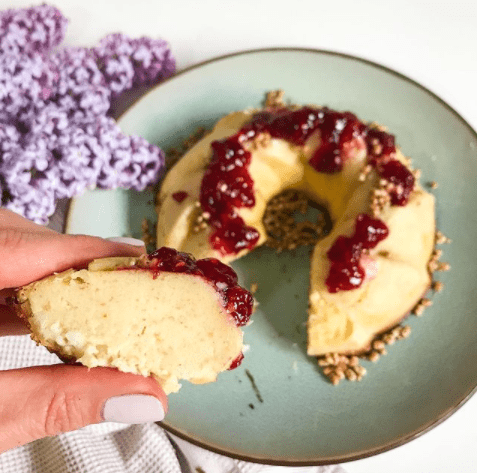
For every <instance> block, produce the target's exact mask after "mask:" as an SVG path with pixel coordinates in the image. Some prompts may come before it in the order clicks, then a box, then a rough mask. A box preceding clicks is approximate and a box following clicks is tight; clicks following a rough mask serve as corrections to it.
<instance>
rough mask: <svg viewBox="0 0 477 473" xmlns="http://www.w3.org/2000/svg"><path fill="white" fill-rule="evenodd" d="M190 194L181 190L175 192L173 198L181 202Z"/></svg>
mask: <svg viewBox="0 0 477 473" xmlns="http://www.w3.org/2000/svg"><path fill="white" fill-rule="evenodd" d="M188 195H189V194H188V193H187V192H185V191H179V192H174V194H172V198H173V199H174V200H175V201H176V202H178V203H179V204H180V203H182V202H184V199H186V198H187V197H188Z"/></svg>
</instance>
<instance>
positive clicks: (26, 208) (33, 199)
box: [3, 179, 55, 225]
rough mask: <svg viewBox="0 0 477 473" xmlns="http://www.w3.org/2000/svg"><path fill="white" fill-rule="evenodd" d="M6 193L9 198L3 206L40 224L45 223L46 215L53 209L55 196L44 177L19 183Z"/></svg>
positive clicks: (51, 212)
mask: <svg viewBox="0 0 477 473" xmlns="http://www.w3.org/2000/svg"><path fill="white" fill-rule="evenodd" d="M8 195H9V196H10V197H11V200H9V201H8V202H6V203H5V204H4V205H3V207H5V208H6V209H9V210H12V211H13V212H15V213H18V214H20V215H23V216H24V217H25V218H28V219H29V220H32V221H33V222H35V223H38V224H40V225H45V224H47V223H48V217H49V216H50V215H52V214H53V213H54V211H55V196H54V193H53V191H52V189H51V186H49V185H48V181H47V180H46V179H36V180H32V181H31V182H30V183H28V184H24V183H19V184H17V185H16V186H15V187H14V188H11V189H10V190H9V191H8Z"/></svg>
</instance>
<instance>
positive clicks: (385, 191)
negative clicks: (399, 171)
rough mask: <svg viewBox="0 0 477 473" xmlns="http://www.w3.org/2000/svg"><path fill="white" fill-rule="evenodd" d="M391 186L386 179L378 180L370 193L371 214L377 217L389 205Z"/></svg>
mask: <svg viewBox="0 0 477 473" xmlns="http://www.w3.org/2000/svg"><path fill="white" fill-rule="evenodd" d="M391 186H392V185H391V184H390V183H389V181H387V180H386V179H380V180H379V183H378V187H377V188H375V189H373V190H372V191H371V212H372V214H373V217H378V216H379V215H380V214H381V212H383V211H384V209H386V208H387V207H389V206H390V205H391V195H390V191H391V190H392V188H391Z"/></svg>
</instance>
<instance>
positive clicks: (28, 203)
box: [0, 5, 175, 223]
mask: <svg viewBox="0 0 477 473" xmlns="http://www.w3.org/2000/svg"><path fill="white" fill-rule="evenodd" d="M66 25H67V20H66V19H65V18H64V17H63V16H62V15H61V13H60V12H59V11H58V10H57V9H56V8H54V7H51V6H47V5H41V6H38V7H32V8H29V9H25V10H7V11H5V12H3V13H1V12H0V199H1V201H0V204H1V205H2V206H4V207H6V208H9V209H11V210H13V211H15V212H18V213H20V214H22V215H24V216H25V217H27V218H29V219H31V220H34V221H35V222H38V223H47V222H48V217H49V216H50V215H51V214H52V213H53V212H54V209H55V202H56V200H58V199H62V198H70V197H73V196H75V195H78V194H81V193H82V192H84V191H85V190H86V189H93V188H95V187H98V188H102V189H112V188H116V187H122V188H132V189H136V190H143V189H145V188H146V187H147V186H148V185H150V184H153V183H155V182H156V181H157V180H158V178H159V177H160V174H161V172H162V171H163V169H164V154H163V152H162V151H161V150H160V149H159V148H158V147H157V146H154V145H151V144H150V143H148V142H147V141H146V140H144V139H143V138H140V137H138V136H127V135H125V134H124V133H122V131H121V130H120V128H119V127H118V126H117V124H116V122H115V120H114V119H113V118H111V117H110V116H109V115H108V112H109V110H110V109H111V104H112V101H114V100H116V99H117V97H118V96H119V95H121V94H122V93H123V92H125V91H127V90H129V89H131V88H133V87H138V86H141V85H153V84H156V83H158V82H160V81H161V80H163V79H164V78H166V77H168V76H170V75H172V74H173V73H174V71H175V61H174V59H173V57H172V55H171V52H170V50H169V48H168V45H167V43H166V42H164V41H163V40H153V39H149V38H140V39H130V38H128V37H127V36H124V35H121V34H113V35H109V36H107V37H106V38H104V39H103V40H102V41H101V42H100V43H99V45H98V46H97V47H95V48H64V49H59V50H58V49H57V46H58V45H59V44H60V43H61V41H62V39H63V38H64V35H65V29H66Z"/></svg>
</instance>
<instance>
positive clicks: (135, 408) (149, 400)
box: [102, 394, 165, 424]
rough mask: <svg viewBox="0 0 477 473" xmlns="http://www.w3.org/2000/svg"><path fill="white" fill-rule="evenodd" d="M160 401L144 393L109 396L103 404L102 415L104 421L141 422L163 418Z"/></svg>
mask: <svg viewBox="0 0 477 473" xmlns="http://www.w3.org/2000/svg"><path fill="white" fill-rule="evenodd" d="M164 415H165V414H164V408H163V407H162V404H161V401H159V399H157V398H155V397H154V396H146V395H144V394H126V395H124V396H115V397H111V398H109V399H108V400H107V401H106V402H105V403H104V406H103V412H102V417H103V420H105V421H106V422H121V423H123V424H143V423H146V422H158V421H160V420H162V419H164Z"/></svg>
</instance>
